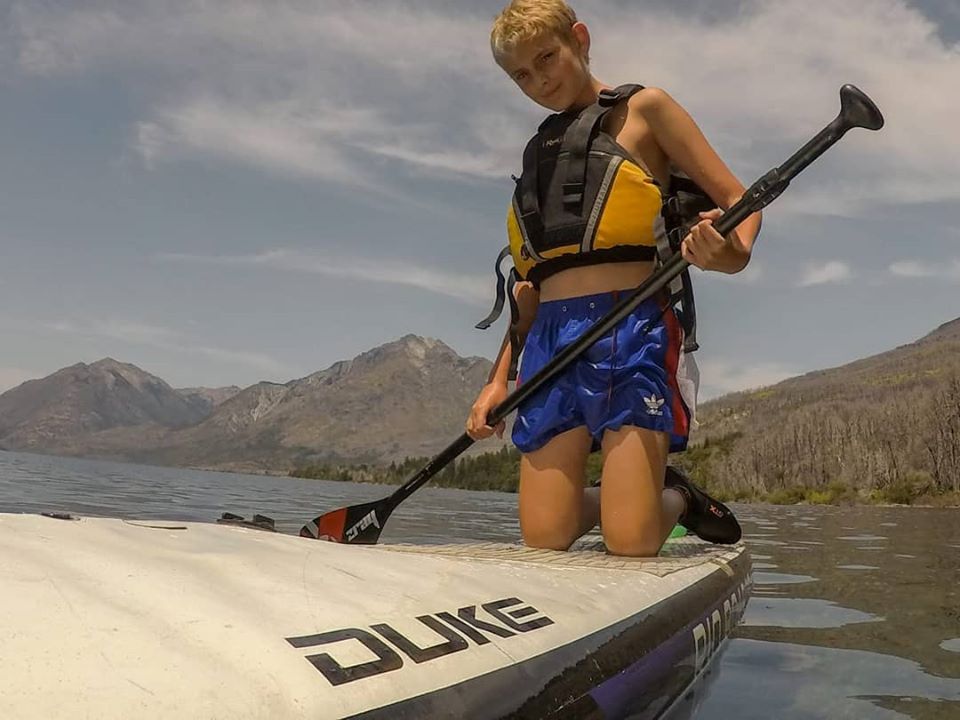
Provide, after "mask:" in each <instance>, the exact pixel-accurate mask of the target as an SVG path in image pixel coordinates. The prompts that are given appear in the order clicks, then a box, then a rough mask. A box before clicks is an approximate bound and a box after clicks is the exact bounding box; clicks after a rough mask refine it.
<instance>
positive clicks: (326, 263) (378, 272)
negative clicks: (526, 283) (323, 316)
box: [157, 248, 494, 306]
mask: <svg viewBox="0 0 960 720" xmlns="http://www.w3.org/2000/svg"><path fill="white" fill-rule="evenodd" d="M157 259H159V260H164V261H168V262H181V263H195V264H201V265H247V266H250V267H261V268H269V269H272V270H282V271H285V272H298V273H303V272H305V273H313V274H316V275H326V276H328V277H334V278H341V279H342V278H351V279H354V280H360V281H363V282H373V283H387V284H391V285H405V286H408V287H415V288H418V289H420V290H425V291H427V292H431V293H436V294H438V295H443V296H446V297H450V298H455V299H457V300H461V301H464V302H468V303H471V304H474V305H481V306H482V305H488V304H490V303H491V302H492V299H493V295H494V278H493V275H492V274H491V273H484V274H482V275H463V274H456V273H451V272H449V271H446V270H442V269H439V268H429V267H425V266H423V265H420V264H414V263H408V262H404V261H400V260H388V259H380V260H370V259H368V258H362V257H355V258H347V257H337V256H334V255H327V254H321V253H311V252H304V251H299V250H287V249H283V248H280V249H276V250H267V251H264V252H262V253H258V254H256V255H216V256H208V255H187V254H182V253H164V254H161V255H157Z"/></svg>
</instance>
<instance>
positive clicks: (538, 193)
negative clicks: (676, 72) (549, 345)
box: [476, 84, 716, 376]
mask: <svg viewBox="0 0 960 720" xmlns="http://www.w3.org/2000/svg"><path fill="white" fill-rule="evenodd" d="M642 89H643V86H642V85H634V84H631V85H621V86H619V87H617V88H614V89H613V90H607V89H605V90H601V91H600V95H599V98H598V100H597V102H596V103H594V104H593V105H589V106H587V107H586V108H583V109H582V110H580V111H579V112H564V113H557V114H554V115H551V116H550V117H548V118H547V119H546V120H545V121H544V122H543V123H541V125H540V127H539V128H538V130H537V134H536V135H534V137H533V138H531V140H530V141H529V142H528V143H527V146H526V149H525V150H524V153H523V172H522V174H521V175H520V177H519V178H517V177H514V181H515V183H516V187H515V189H514V194H513V201H512V203H511V207H510V210H509V211H508V215H507V234H508V237H509V240H510V242H509V243H508V244H507V246H506V247H504V248H503V250H501V252H500V254H499V255H498V257H497V262H496V265H495V271H496V274H497V299H496V302H495V304H494V308H493V310H492V311H491V313H490V314H489V315H488V316H487V317H486V318H484V319H483V320H482V321H481V322H479V323H477V326H476V327H477V328H480V329H486V328H488V327H490V325H492V324H493V322H494V321H495V320H496V319H497V318H498V317H499V316H500V314H501V312H502V311H503V306H504V301H505V299H506V298H509V301H510V308H511V329H512V327H513V325H515V324H516V319H517V316H518V309H517V307H516V302H515V300H514V295H513V288H514V285H515V283H516V282H517V281H518V280H529V281H531V282H532V283H533V284H534V285H535V286H539V284H540V282H541V281H542V280H544V279H545V278H547V277H549V276H550V275H553V274H554V273H557V272H560V271H561V270H565V269H567V268H571V267H579V266H583V265H591V264H597V263H607V262H628V261H634V260H657V261H658V262H660V263H663V262H666V261H667V260H668V259H669V258H670V257H671V256H673V255H674V254H676V253H677V252H679V251H680V243H681V241H682V240H683V238H684V237H685V236H686V235H687V233H688V232H689V230H690V228H691V227H692V226H693V225H695V224H696V223H697V222H699V220H700V217H699V213H700V212H701V211H706V210H710V209H712V208H714V207H716V203H714V202H713V201H712V200H711V199H710V197H709V196H708V195H707V193H706V192H704V191H703V190H702V189H701V188H700V187H699V186H698V185H697V184H696V183H695V182H694V181H693V180H691V179H690V178H688V177H686V176H684V175H683V174H682V173H680V172H677V171H674V170H671V174H670V184H669V187H668V188H667V189H666V191H664V190H663V189H662V188H661V186H660V183H659V182H658V181H657V180H656V179H654V177H653V175H652V174H651V173H650V172H649V171H648V170H647V169H646V168H645V167H644V166H643V165H642V163H640V162H638V161H637V160H636V159H635V158H634V157H633V156H632V155H631V154H630V153H629V152H628V151H627V150H626V149H625V148H623V147H622V146H621V145H619V144H618V143H617V142H616V140H615V139H614V138H613V137H612V136H611V135H610V134H608V133H607V132H606V131H604V130H603V121H604V119H605V118H606V116H607V113H609V112H610V110H612V109H613V108H614V107H615V106H616V105H617V104H618V103H619V102H621V101H623V100H626V99H628V98H630V97H631V96H632V95H634V94H635V93H637V92H639V91H640V90H642ZM508 255H509V256H511V257H512V259H513V268H511V270H510V272H509V275H508V276H507V277H506V278H505V277H504V275H503V272H502V271H501V269H500V266H501V264H502V262H503V261H504V260H505V259H506V257H507V256H508ZM669 291H670V300H669V303H670V304H671V305H674V306H676V308H677V315H678V319H679V321H680V324H681V327H683V330H684V351H685V352H693V351H695V350H696V349H697V348H698V344H697V339H696V308H695V305H694V299H693V288H692V286H691V283H690V275H689V272H688V271H686V270H685V271H684V272H683V273H682V274H681V275H680V276H679V277H678V278H677V279H676V280H674V282H673V283H671V285H670V288H669ZM511 341H512V342H513V341H514V336H513V333H512V331H511ZM518 346H519V343H518V342H517V343H516V344H515V347H514V353H513V359H514V362H516V359H517V356H518V354H519V349H518ZM514 370H515V369H512V372H511V376H513V374H514Z"/></svg>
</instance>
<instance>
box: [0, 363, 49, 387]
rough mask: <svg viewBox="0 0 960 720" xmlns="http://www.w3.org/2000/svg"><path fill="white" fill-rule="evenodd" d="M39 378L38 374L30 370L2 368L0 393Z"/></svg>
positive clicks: (0, 369) (0, 368)
mask: <svg viewBox="0 0 960 720" xmlns="http://www.w3.org/2000/svg"><path fill="white" fill-rule="evenodd" d="M38 377H40V375H39V374H38V373H35V372H30V371H29V370H23V369H21V368H16V367H0V393H2V392H6V391H7V390H9V389H11V388H15V387H17V385H20V384H21V383H25V382H26V381H27V380H33V379H34V378H38Z"/></svg>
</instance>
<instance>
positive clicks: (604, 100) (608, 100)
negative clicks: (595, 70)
mask: <svg viewBox="0 0 960 720" xmlns="http://www.w3.org/2000/svg"><path fill="white" fill-rule="evenodd" d="M620 97H621V94H620V93H619V92H617V91H616V90H611V89H610V88H604V89H603V90H601V91H600V94H599V96H598V97H597V102H598V103H600V105H601V106H602V107H610V106H611V105H616V104H617V102H619V100H620Z"/></svg>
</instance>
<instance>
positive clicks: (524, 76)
mask: <svg viewBox="0 0 960 720" xmlns="http://www.w3.org/2000/svg"><path fill="white" fill-rule="evenodd" d="M513 79H514V80H516V81H517V82H521V81H523V80H526V79H527V73H525V72H523V71H522V70H521V71H520V72H518V73H517V74H516V75H514V76H513Z"/></svg>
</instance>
